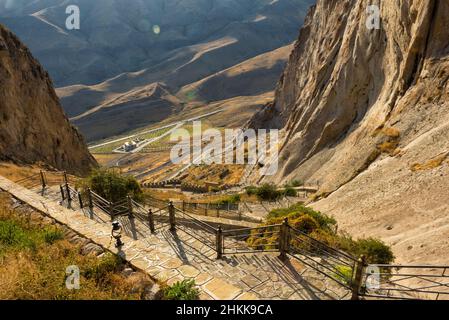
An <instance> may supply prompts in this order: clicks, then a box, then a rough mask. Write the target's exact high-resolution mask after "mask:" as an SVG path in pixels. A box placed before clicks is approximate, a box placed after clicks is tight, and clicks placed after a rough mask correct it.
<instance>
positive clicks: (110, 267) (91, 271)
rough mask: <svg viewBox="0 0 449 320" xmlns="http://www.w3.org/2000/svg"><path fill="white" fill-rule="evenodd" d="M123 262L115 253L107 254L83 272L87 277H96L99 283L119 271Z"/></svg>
mask: <svg viewBox="0 0 449 320" xmlns="http://www.w3.org/2000/svg"><path fill="white" fill-rule="evenodd" d="M122 264H123V262H122V260H121V259H120V257H118V256H116V255H113V254H105V255H104V256H102V257H101V258H100V259H98V260H97V261H95V262H94V263H93V264H91V265H90V266H88V267H87V268H86V270H85V271H84V273H83V274H84V276H85V277H86V278H87V279H95V281H96V282H97V283H101V282H102V281H103V280H104V279H106V278H107V276H108V275H109V274H111V273H114V272H117V271H119V270H120V269H121V267H122Z"/></svg>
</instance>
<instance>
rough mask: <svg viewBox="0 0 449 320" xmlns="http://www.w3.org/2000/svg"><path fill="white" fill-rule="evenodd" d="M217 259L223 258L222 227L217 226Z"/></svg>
mask: <svg viewBox="0 0 449 320" xmlns="http://www.w3.org/2000/svg"><path fill="white" fill-rule="evenodd" d="M216 250H217V259H221V258H223V229H222V228H221V226H218V229H217V234H216Z"/></svg>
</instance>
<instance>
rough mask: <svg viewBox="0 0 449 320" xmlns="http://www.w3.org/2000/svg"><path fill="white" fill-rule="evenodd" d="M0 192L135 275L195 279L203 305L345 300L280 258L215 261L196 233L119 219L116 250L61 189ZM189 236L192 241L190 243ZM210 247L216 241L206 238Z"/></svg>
mask: <svg viewBox="0 0 449 320" xmlns="http://www.w3.org/2000/svg"><path fill="white" fill-rule="evenodd" d="M0 189H2V190H4V191H7V192H9V193H10V194H11V195H12V196H13V197H15V198H17V199H19V200H20V201H22V202H25V203H27V204H28V205H30V206H31V207H33V208H35V209H36V210H38V211H40V212H42V213H44V214H45V215H47V216H50V217H51V218H54V219H56V220H57V221H58V223H61V224H64V225H66V226H68V227H69V228H71V229H72V230H74V231H75V232H77V233H79V234H82V235H84V236H85V237H87V238H89V239H91V240H92V241H93V242H94V243H96V244H98V245H100V246H102V247H103V248H105V249H106V250H109V251H111V252H113V253H116V254H119V255H120V256H122V257H123V258H124V259H125V260H127V261H128V262H129V263H130V264H131V265H133V266H134V267H135V268H136V269H139V270H141V271H144V272H146V273H147V274H149V275H150V276H151V277H152V278H154V279H155V280H157V281H160V282H166V283H168V284H173V283H175V282H176V281H180V280H183V279H194V280H195V282H196V284H197V286H198V287H199V289H200V291H201V299H215V300H239V299H245V300H252V299H291V300H304V299H307V300H309V299H312V300H317V299H326V300H327V299H346V298H349V297H350V293H349V291H348V290H347V289H346V288H343V287H341V286H339V285H338V284H336V283H335V282H333V281H332V280H331V279H329V278H328V277H326V276H324V275H322V274H321V273H319V272H317V271H315V270H314V269H312V268H309V267H306V266H305V265H303V264H301V263H299V262H298V261H297V260H294V259H291V260H287V261H281V260H280V259H279V258H278V253H275V252H271V253H269V252H266V253H262V252H260V253H257V254H256V253H246V254H234V255H226V256H225V257H224V258H223V259H221V260H217V259H216V253H215V251H214V250H212V249H211V248H210V247H209V246H208V245H207V244H205V243H203V242H201V241H198V240H197V239H198V236H199V237H201V236H202V237H210V235H207V234H203V235H201V232H202V231H200V230H194V232H193V233H187V232H185V231H187V229H184V230H185V231H184V230H183V228H178V229H177V231H175V232H171V231H169V230H168V227H166V226H163V225H161V226H160V227H159V228H158V230H157V231H156V233H155V234H152V233H151V232H150V231H149V229H148V227H147V226H145V223H144V222H142V221H141V220H139V219H133V218H130V217H129V216H122V217H120V221H121V222H122V224H123V226H124V230H125V233H126V236H124V237H123V239H122V240H123V242H124V243H125V245H124V246H123V247H122V248H121V249H120V250H117V249H116V248H115V247H114V245H113V241H112V239H111V236H110V232H111V221H110V217H109V216H108V215H107V214H105V213H104V212H102V211H101V210H99V209H97V208H95V209H94V210H93V212H91V211H90V209H88V208H83V209H80V208H79V205H78V203H77V201H76V200H74V201H73V202H72V206H71V208H70V209H68V208H66V207H64V206H66V205H67V203H66V202H64V201H61V195H60V190H59V187H51V188H48V189H46V191H45V192H44V194H43V195H42V194H41V190H40V189H39V188H37V189H34V190H29V189H26V188H24V187H21V186H19V185H17V184H15V183H13V182H11V181H9V180H7V179H5V178H3V177H0ZM192 234H193V235H194V236H195V237H193V236H192ZM210 241H214V239H213V238H210Z"/></svg>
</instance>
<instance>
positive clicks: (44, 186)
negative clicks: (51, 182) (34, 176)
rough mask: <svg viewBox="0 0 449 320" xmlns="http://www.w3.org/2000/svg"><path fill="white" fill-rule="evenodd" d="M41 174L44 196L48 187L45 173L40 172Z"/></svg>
mask: <svg viewBox="0 0 449 320" xmlns="http://www.w3.org/2000/svg"><path fill="white" fill-rule="evenodd" d="M40 174H41V184H42V195H44V191H45V188H46V187H47V185H46V183H45V177H44V172H42V170H41V171H40Z"/></svg>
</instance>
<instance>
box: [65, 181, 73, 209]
mask: <svg viewBox="0 0 449 320" xmlns="http://www.w3.org/2000/svg"><path fill="white" fill-rule="evenodd" d="M65 190H66V192H67V207H68V208H71V207H72V195H71V194H70V187H69V184H68V183H66V184H65Z"/></svg>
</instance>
